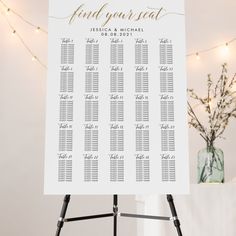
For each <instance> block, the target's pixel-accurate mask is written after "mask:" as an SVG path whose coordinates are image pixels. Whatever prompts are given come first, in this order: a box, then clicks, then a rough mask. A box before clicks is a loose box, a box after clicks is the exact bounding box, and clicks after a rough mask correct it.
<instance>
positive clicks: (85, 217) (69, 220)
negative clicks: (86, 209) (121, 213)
mask: <svg viewBox="0 0 236 236" xmlns="http://www.w3.org/2000/svg"><path fill="white" fill-rule="evenodd" d="M112 216H114V214H113V213H107V214H100V215H91V216H82V217H74V218H67V219H64V222H72V221H79V220H90V219H97V218H105V217H112Z"/></svg>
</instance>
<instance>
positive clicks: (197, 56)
mask: <svg viewBox="0 0 236 236" xmlns="http://www.w3.org/2000/svg"><path fill="white" fill-rule="evenodd" d="M196 58H197V60H200V56H199V53H198V52H197V53H196Z"/></svg>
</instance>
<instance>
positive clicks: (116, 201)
mask: <svg viewBox="0 0 236 236" xmlns="http://www.w3.org/2000/svg"><path fill="white" fill-rule="evenodd" d="M113 214H114V223H113V236H117V214H118V196H117V195H113Z"/></svg>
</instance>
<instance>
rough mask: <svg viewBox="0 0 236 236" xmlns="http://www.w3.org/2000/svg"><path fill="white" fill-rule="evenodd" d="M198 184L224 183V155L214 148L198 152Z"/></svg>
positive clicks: (208, 147) (209, 147) (210, 147)
mask: <svg viewBox="0 0 236 236" xmlns="http://www.w3.org/2000/svg"><path fill="white" fill-rule="evenodd" d="M198 183H224V153H223V151H222V150H221V149H219V148H216V147H214V146H207V147H206V148H204V149H202V150H200V151H199V152H198Z"/></svg>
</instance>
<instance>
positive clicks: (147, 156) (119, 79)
mask: <svg viewBox="0 0 236 236" xmlns="http://www.w3.org/2000/svg"><path fill="white" fill-rule="evenodd" d="M49 5H50V7H49V9H50V10H49V65H48V82H47V115H46V154H45V193H46V194H115V193H116V194H149V193H150V194H151V193H174V194H184V193H188V189H189V186H188V185H189V176H188V174H189V173H188V148H187V147H188V143H187V115H186V114H187V112H186V102H187V101H186V68H185V55H186V53H185V17H184V1H183V0H145V1H144V0H129V1H118V0H107V1H103V0H86V1H80V0H59V1H58V0H50V1H49Z"/></svg>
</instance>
